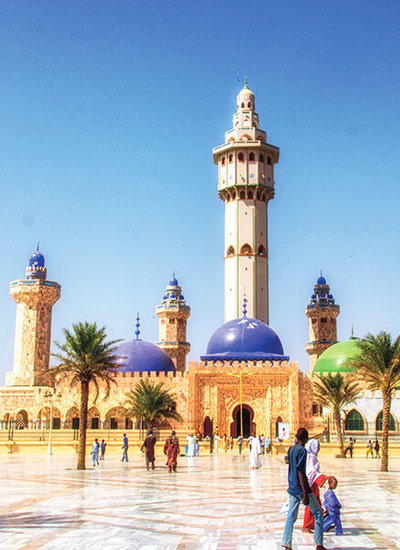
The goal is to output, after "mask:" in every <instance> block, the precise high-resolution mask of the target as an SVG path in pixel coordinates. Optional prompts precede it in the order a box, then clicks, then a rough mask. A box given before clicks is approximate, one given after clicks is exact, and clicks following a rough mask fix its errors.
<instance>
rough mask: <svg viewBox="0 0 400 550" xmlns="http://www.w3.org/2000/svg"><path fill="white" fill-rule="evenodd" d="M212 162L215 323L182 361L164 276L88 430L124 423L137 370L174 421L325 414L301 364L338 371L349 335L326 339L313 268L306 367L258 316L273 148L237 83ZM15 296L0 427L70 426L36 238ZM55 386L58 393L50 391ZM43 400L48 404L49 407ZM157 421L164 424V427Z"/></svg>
mask: <svg viewBox="0 0 400 550" xmlns="http://www.w3.org/2000/svg"><path fill="white" fill-rule="evenodd" d="M213 157H214V162H215V164H217V165H218V197H219V199H221V200H222V201H223V202H224V205H225V253H224V263H225V323H224V324H223V325H222V326H221V327H220V328H218V329H217V330H216V331H215V332H214V334H212V335H211V337H210V340H209V342H208V346H207V349H206V351H205V353H204V355H203V356H202V357H201V358H200V360H199V361H197V362H196V361H191V362H189V363H188V364H187V361H186V357H187V354H188V352H189V350H190V343H189V342H187V338H186V333H187V323H188V320H189V317H190V307H189V305H188V304H187V303H186V299H185V297H184V295H183V293H182V288H181V287H180V285H179V282H178V280H177V278H176V277H175V276H173V278H172V280H171V281H170V282H169V284H168V285H167V286H166V290H165V294H164V296H163V298H162V299H161V301H160V302H161V303H160V305H158V306H157V308H156V313H157V316H158V319H159V337H158V342H157V343H155V344H153V343H150V342H146V341H144V340H142V339H141V338H140V322H139V318H138V319H137V324H136V333H135V335H136V338H135V339H133V340H131V341H126V342H123V343H121V344H120V346H119V349H118V356H119V357H120V358H119V359H118V365H119V368H118V371H117V372H116V373H115V375H114V377H115V382H116V384H113V385H112V387H111V392H110V394H109V396H108V397H105V395H106V391H105V387H100V395H99V398H98V399H97V401H95V400H94V395H93V394H94V392H93V394H91V397H90V402H89V422H88V426H89V429H91V430H98V429H124V430H125V429H126V430H129V429H133V428H137V427H138V423H139V422H140V419H132V418H130V417H129V416H128V415H127V410H126V406H125V405H126V403H125V401H126V397H125V395H126V393H127V392H128V391H129V390H131V389H133V388H134V387H135V385H136V384H137V383H138V381H139V380H140V379H142V378H150V379H156V380H157V381H162V382H163V383H164V384H165V386H166V387H167V388H169V389H171V390H172V391H173V393H174V394H175V395H176V397H177V410H178V412H179V413H180V415H181V416H182V418H183V422H182V424H177V423H176V422H175V423H174V425H173V426H174V427H176V428H179V429H185V430H188V431H197V430H198V431H200V432H202V433H204V434H206V435H207V434H210V433H212V432H213V431H215V430H216V429H218V431H219V433H220V434H221V435H222V434H228V435H233V436H234V437H236V436H237V435H239V433H240V432H243V435H244V436H248V435H249V434H250V433H251V432H257V433H260V434H261V433H264V434H266V435H270V436H271V438H275V437H279V438H281V439H286V438H292V437H293V433H294V432H295V430H296V429H297V427H298V426H299V425H303V426H305V427H307V428H308V429H310V430H312V431H314V433H316V432H318V431H319V432H322V430H323V429H324V427H329V418H328V416H327V415H326V414H324V413H323V411H322V410H321V408H320V407H319V406H317V405H316V404H313V402H312V397H311V395H312V393H311V384H312V374H313V372H318V373H322V374H323V373H325V372H339V371H341V370H343V367H341V365H342V363H343V362H344V360H345V358H346V357H348V356H349V355H351V354H352V353H354V346H355V345H354V341H352V340H348V341H346V342H341V343H338V342H337V317H338V315H339V313H340V308H339V306H338V305H337V304H336V303H335V299H334V297H333V295H332V294H331V291H330V287H329V285H328V284H327V282H326V279H325V278H324V277H323V276H322V274H321V275H320V277H319V278H318V280H317V281H316V285H315V286H314V289H313V293H312V295H311V299H310V303H309V304H308V305H307V306H306V317H307V319H308V323H309V342H308V343H307V344H306V350H307V352H308V354H309V356H310V370H309V372H308V373H306V374H304V373H303V372H302V371H301V370H300V369H299V368H298V364H297V362H296V361H291V360H290V357H289V355H287V354H286V353H285V351H284V348H283V345H282V342H281V340H280V338H279V336H278V335H277V334H276V332H275V331H274V330H273V329H272V328H271V327H270V326H269V325H268V323H269V307H268V296H269V282H268V232H267V227H268V203H269V201H270V200H271V199H273V197H274V193H275V191H274V188H275V179H274V166H275V165H276V164H277V163H278V161H279V149H278V148H277V147H276V146H274V145H272V144H270V143H268V141H267V134H266V132H265V131H264V130H261V129H260V128H259V117H258V114H257V113H256V111H255V96H254V93H253V92H252V91H251V90H250V89H249V88H248V86H247V82H246V84H245V86H244V88H243V89H242V90H241V91H240V92H239V94H238V96H237V110H236V112H235V114H234V116H233V128H232V129H230V130H228V131H227V132H226V133H225V142H224V144H223V145H220V146H218V147H215V148H214V150H213ZM10 294H11V297H12V298H13V299H14V300H15V302H16V304H17V314H16V327H15V346H14V364H13V369H12V371H11V372H8V373H7V375H6V383H5V386H4V387H0V426H1V427H2V428H3V429H6V428H7V427H9V426H10V423H12V424H13V426H14V427H15V428H16V429H28V430H38V429H42V427H43V426H48V425H49V423H50V419H51V422H52V428H53V429H55V430H57V429H59V430H63V429H65V430H67V429H76V428H78V427H79V412H78V407H79V394H78V392H77V390H76V389H75V388H73V387H72V388H71V387H70V384H69V379H68V378H63V379H59V380H56V379H55V378H54V376H53V375H52V373H51V371H50V369H49V364H50V344H51V317H52V308H53V306H54V305H55V304H56V302H57V301H58V300H59V299H60V297H61V286H60V285H59V284H58V283H57V282H52V281H49V280H47V269H46V267H45V258H44V256H43V254H42V253H41V252H40V251H39V249H38V250H37V251H36V252H35V253H34V254H33V255H32V256H31V257H30V259H29V263H28V267H27V268H26V276H25V279H19V280H16V281H13V282H12V283H11V284H10ZM397 393H398V394H399V395H397V398H396V399H394V401H393V407H392V419H391V433H392V435H395V434H398V429H399V428H398V419H399V418H400V392H397ZM61 396H62V397H61ZM50 410H51V413H50ZM381 411H382V399H381V398H380V396H379V395H373V394H372V393H371V392H368V391H365V392H363V393H362V394H361V395H360V398H359V399H358V400H357V401H356V403H355V404H354V407H351V408H350V409H349V410H348V411H346V416H345V419H344V427H345V433H346V434H355V433H356V434H364V435H367V436H368V435H370V436H371V437H372V435H373V434H377V433H379V431H381V429H382V412H381ZM160 427H164V428H167V427H169V424H168V423H166V424H165V425H164V426H160Z"/></svg>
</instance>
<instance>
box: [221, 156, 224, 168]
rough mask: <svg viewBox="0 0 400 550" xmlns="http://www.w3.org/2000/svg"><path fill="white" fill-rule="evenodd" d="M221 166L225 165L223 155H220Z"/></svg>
mask: <svg viewBox="0 0 400 550" xmlns="http://www.w3.org/2000/svg"><path fill="white" fill-rule="evenodd" d="M221 166H225V157H222V159H221Z"/></svg>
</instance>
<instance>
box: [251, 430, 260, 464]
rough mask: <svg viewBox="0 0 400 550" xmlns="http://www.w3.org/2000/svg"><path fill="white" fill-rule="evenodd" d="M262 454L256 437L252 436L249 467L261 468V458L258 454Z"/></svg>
mask: <svg viewBox="0 0 400 550" xmlns="http://www.w3.org/2000/svg"><path fill="white" fill-rule="evenodd" d="M261 454H262V451H261V444H260V440H259V439H258V437H255V436H254V437H252V438H251V451H250V467H251V468H252V469H258V468H261V460H260V455H261Z"/></svg>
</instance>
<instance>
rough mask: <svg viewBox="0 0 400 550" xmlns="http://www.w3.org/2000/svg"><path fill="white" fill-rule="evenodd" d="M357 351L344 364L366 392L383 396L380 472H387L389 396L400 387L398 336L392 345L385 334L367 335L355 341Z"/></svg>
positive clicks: (390, 399)
mask: <svg viewBox="0 0 400 550" xmlns="http://www.w3.org/2000/svg"><path fill="white" fill-rule="evenodd" d="M357 346H358V348H359V350H360V352H359V354H358V355H357V356H356V357H353V358H351V359H349V360H348V361H347V364H348V365H349V366H350V367H351V368H353V369H354V372H355V376H357V378H358V379H360V380H362V381H363V382H365V383H366V385H367V387H368V389H370V390H372V391H377V390H378V391H381V392H382V401H383V411H382V462H381V472H387V471H388V469H389V422H390V407H391V403H392V395H393V393H394V391H395V390H396V388H397V387H398V385H399V383H400V336H398V337H397V338H396V340H395V341H394V342H392V337H391V335H390V334H389V333H388V332H385V331H382V332H380V333H379V334H377V335H376V336H374V335H373V334H370V333H369V334H367V335H366V337H365V338H364V339H362V340H358V341H357Z"/></svg>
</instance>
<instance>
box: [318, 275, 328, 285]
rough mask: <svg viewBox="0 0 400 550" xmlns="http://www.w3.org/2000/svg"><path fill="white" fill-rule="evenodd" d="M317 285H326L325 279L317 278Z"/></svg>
mask: <svg viewBox="0 0 400 550" xmlns="http://www.w3.org/2000/svg"><path fill="white" fill-rule="evenodd" d="M317 285H326V279H325V277H322V275H321V277H318V280H317Z"/></svg>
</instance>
